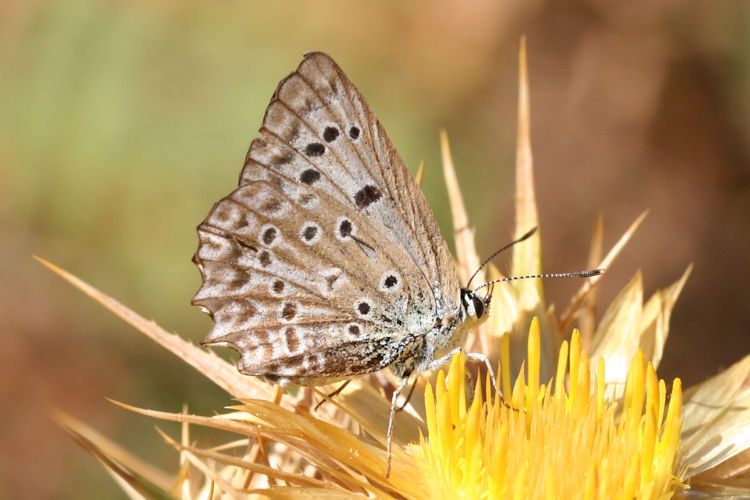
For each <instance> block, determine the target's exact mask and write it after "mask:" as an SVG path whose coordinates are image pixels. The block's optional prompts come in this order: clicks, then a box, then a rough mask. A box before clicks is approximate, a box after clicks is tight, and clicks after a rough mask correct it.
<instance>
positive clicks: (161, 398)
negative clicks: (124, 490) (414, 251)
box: [0, 0, 750, 498]
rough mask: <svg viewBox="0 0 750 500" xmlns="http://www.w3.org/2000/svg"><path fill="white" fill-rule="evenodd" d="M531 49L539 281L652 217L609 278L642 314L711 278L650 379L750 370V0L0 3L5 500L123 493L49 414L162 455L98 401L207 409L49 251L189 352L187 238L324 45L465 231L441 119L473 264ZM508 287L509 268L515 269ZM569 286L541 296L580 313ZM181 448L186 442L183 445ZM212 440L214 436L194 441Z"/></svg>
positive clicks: (212, 403) (142, 423) (506, 202)
mask: <svg viewBox="0 0 750 500" xmlns="http://www.w3.org/2000/svg"><path fill="white" fill-rule="evenodd" d="M522 34H526V36H527V42H528V56H529V71H530V78H531V106H532V107H531V113H532V141H533V148H534V160H535V170H536V175H535V176H536V187H537V198H538V202H539V212H540V217H541V231H542V238H543V252H544V254H543V255H544V262H545V270H546V271H570V270H577V269H581V268H584V267H585V266H586V259H587V253H588V248H589V242H590V234H591V230H592V227H593V224H594V220H595V217H596V216H597V215H598V214H602V215H603V217H604V221H605V247H609V246H610V245H612V244H613V243H614V242H615V241H616V240H617V238H618V237H619V236H620V235H621V234H622V232H623V231H624V230H625V229H626V228H627V226H628V225H629V224H630V223H631V222H632V221H633V220H634V219H635V217H636V216H637V215H638V214H639V213H641V212H642V211H643V210H645V209H650V213H649V215H648V217H647V219H646V221H645V223H644V224H643V226H642V227H641V229H640V230H639V231H638V232H637V233H636V236H635V238H634V239H633V241H632V242H631V243H630V245H629V246H628V247H627V248H626V250H625V252H624V253H623V254H622V256H621V257H620V258H619V259H618V261H617V262H616V264H615V265H614V266H613V268H612V269H610V272H609V273H608V274H607V276H606V277H605V278H604V280H602V282H601V292H600V297H601V301H602V302H601V308H600V311H601V312H603V310H604V308H605V307H606V305H607V304H608V303H609V302H610V301H611V300H612V298H613V297H614V296H615V295H616V293H617V292H618V291H619V290H621V289H622V288H623V287H624V286H625V284H626V283H627V282H628V281H629V279H630V278H631V277H632V276H633V274H634V273H635V272H636V271H637V270H638V269H640V270H642V271H643V273H644V282H645V287H646V292H647V296H648V295H650V294H651V293H652V292H653V291H654V290H656V289H658V288H661V287H664V286H666V285H668V284H670V283H672V282H674V281H675V280H676V279H677V278H678V277H679V276H680V275H681V273H682V272H683V271H684V269H685V268H686V266H687V265H688V264H689V263H690V262H694V263H695V270H694V272H693V274H692V276H691V277H690V279H689V280H688V282H687V286H686V288H685V289H684V291H683V294H682V297H681V298H680V300H679V301H678V303H677V306H676V309H675V312H674V314H673V317H672V323H671V325H672V327H671V333H670V337H669V341H668V342H667V348H666V353H665V359H664V361H663V363H662V365H661V367H660V371H659V373H660V375H661V376H662V377H664V378H667V379H670V380H671V378H673V377H677V376H679V377H682V379H683V382H684V384H685V386H690V385H692V384H694V383H697V382H699V381H701V380H702V379H704V378H706V377H708V376H710V375H712V374H714V373H716V372H717V371H718V370H720V369H721V368H724V367H727V366H728V365H730V364H731V363H733V362H734V361H737V360H738V359H740V358H741V357H742V356H743V355H745V354H747V353H748V352H750V331H748V323H750V321H749V320H750V312H749V311H750V309H749V308H748V305H747V303H748V295H749V294H748V292H747V290H746V289H747V286H748V281H750V260H748V258H747V252H748V250H750V183H749V181H750V161H749V160H750V4H749V3H747V2H743V1H734V2H730V1H717V2H700V1H691V0H687V1H685V0H681V1H661V2H645V1H635V2H594V1H591V2H587V1H582V0H568V1H562V2H561V1H557V2H544V1H540V0H537V1H525V2H521V1H505V2H497V1H495V0H477V1H473V2H461V1H458V0H454V1H437V2H435V1H433V2H428V1H414V2H408V3H407V2H403V3H402V2H396V1H390V2H377V3H375V2H368V3H364V2H346V3H345V2H331V1H319V2H309V3H303V2H266V3H260V2H227V1H218V2H202V3H201V2H171V1H163V2H145V1H130V2H125V1H98V0H76V1H73V0H60V1H56V2H42V1H29V0H23V1H21V0H6V1H4V2H0V231H1V232H0V251H1V252H2V258H1V259H0V266H2V269H1V270H0V284H1V285H0V336H1V338H2V348H0V366H2V370H3V371H2V377H0V418H1V419H2V420H0V450H1V451H0V497H3V498H18V497H24V498H51V497H55V498H91V497H94V496H96V497H97V498H121V497H122V494H121V493H120V492H119V490H118V489H117V487H116V486H115V485H114V483H113V482H112V481H111V479H110V478H109V477H108V476H107V474H106V473H105V472H104V470H103V469H101V468H100V467H99V465H98V464H97V463H96V462H95V460H94V459H92V458H91V457H89V456H88V455H87V454H86V453H84V452H83V451H82V450H81V449H79V448H78V447H77V446H76V445H75V444H74V443H73V442H72V441H71V440H69V439H68V438H67V437H66V436H65V434H64V433H63V432H62V431H61V430H60V429H59V428H58V427H56V426H55V424H54V423H52V422H51V420H50V419H49V417H48V412H49V408H50V407H58V408H62V409H64V410H66V411H68V412H70V413H72V414H73V415H74V416H77V417H79V418H81V419H83V420H85V421H86V422H87V423H89V424H90V425H92V426H93V427H95V428H97V429H98V430H100V431H102V432H103V433H105V434H107V435H108V436H110V437H112V438H114V439H115V440H117V441H119V442H121V443H127V444H128V447H129V448H130V449H132V450H133V451H135V452H137V453H139V454H141V455H143V456H148V457H151V458H152V459H153V460H154V462H155V463H157V464H159V465H161V466H163V467H165V468H167V469H168V470H172V471H173V470H176V453H174V452H172V451H171V450H170V449H168V447H167V446H165V445H164V444H163V442H162V440H161V439H160V438H158V436H157V434H156V432H155V431H154V422H153V421H151V420H149V419H147V418H143V417H139V416H136V415H133V414H130V413H128V412H127V411H124V410H122V409H120V408H117V407H115V406H113V405H112V404H110V403H108V402H107V401H105V399H104V398H105V397H111V398H114V399H117V400H120V401H124V402H128V403H132V404H134V405H137V406H141V407H148V408H154V409H161V410H167V411H179V410H180V408H181V406H182V404H183V403H186V404H188V405H189V408H190V410H191V411H194V412H197V413H204V414H205V413H208V414H210V413H211V412H212V411H213V410H214V409H216V408H220V407H222V406H223V405H225V404H227V403H228V402H229V400H228V398H227V397H226V396H225V395H224V394H223V393H222V392H221V391H220V390H219V389H218V388H216V387H214V386H213V385H212V384H211V383H210V382H209V381H207V380H204V379H203V378H202V376H201V375H200V374H198V373H196V372H194V371H193V370H192V369H191V368H189V367H188V366H187V365H184V364H183V363H181V362H180V361H179V360H178V359H175V358H174V357H173V356H172V355H171V354H169V353H167V352H166V351H163V350H162V349H161V348H159V347H158V346H156V345H155V344H152V343H151V342H150V341H149V340H147V339H146V338H144V337H143V336H142V335H141V334H139V333H137V332H136V331H135V330H133V329H131V328H130V327H128V326H126V325H125V324H124V323H122V322H121V321H120V320H118V319H116V318H115V317H114V316H112V315H111V314H109V313H108V312H105V311H104V310H103V309H102V308H101V307H99V306H97V305H95V304H94V303H93V302H92V301H91V300H89V299H88V298H85V297H84V296H83V295H82V294H80V293H79V292H76V291H74V290H73V289H72V288H71V287H70V286H69V285H67V284H65V283H63V282H62V280H60V279H59V278H57V277H56V276H54V275H52V273H50V272H49V271H47V270H46V269H44V268H42V266H41V265H39V264H38V263H37V262H35V261H34V260H33V259H32V258H31V256H32V255H40V256H43V257H45V258H47V259H49V260H51V261H53V262H55V263H56V264H58V265H60V266H62V267H64V268H65V269H67V270H69V271H71V272H73V273H75V274H76V275H78V276H79V277H81V278H83V279H84V280H86V281H88V282H89V283H91V284H93V285H94V286H96V287H98V288H99V289H101V290H103V291H104V292H106V293H108V294H110V295H111V296H113V297H115V298H117V299H119V300H121V301H122V302H124V303H125V304H126V305H128V306H129V307H131V308H133V309H134V310H136V311H138V312H139V313H141V314H142V315H144V316H146V317H148V318H153V319H154V320H155V321H157V322H158V323H159V324H160V325H162V326H163V327H165V328H166V329H168V330H172V331H175V332H178V333H179V334H180V335H182V336H183V337H185V338H188V339H191V340H193V341H195V342H197V341H199V340H200V339H201V338H202V337H203V336H204V335H205V333H206V332H207V331H208V329H209V327H210V320H209V318H208V317H207V316H205V315H203V314H202V313H201V312H200V311H199V310H198V309H197V308H194V307H191V306H190V305H189V302H190V298H191V296H192V295H193V293H194V292H195V291H196V290H197V288H198V286H199V284H200V276H199V273H198V271H197V270H196V269H195V267H194V266H193V264H192V263H191V262H190V258H191V256H192V254H193V252H194V251H195V249H196V246H197V236H196V233H195V226H196V225H197V224H198V223H199V222H200V221H201V220H203V218H204V217H205V216H206V214H207V213H208V210H209V209H210V207H211V206H212V204H213V203H214V201H216V200H218V199H219V198H220V197H222V196H224V195H226V194H228V193H229V192H230V191H231V190H232V189H233V188H234V186H235V185H236V182H237V178H238V175H239V172H240V168H241V167H242V163H243V159H244V156H245V153H246V151H247V148H248V146H249V144H250V141H251V140H252V139H253V138H254V137H255V136H256V131H257V129H258V127H259V126H260V122H261V119H262V117H263V112H264V109H265V107H266V105H267V103H268V100H269V98H270V97H271V94H272V93H273V91H274V89H275V88H276V85H277V83H278V81H279V80H280V79H281V78H282V77H284V76H286V75H287V74H288V73H289V72H291V71H292V70H293V69H294V68H295V67H296V66H297V64H298V63H299V61H300V60H301V57H302V54H303V53H304V52H308V51H312V50H323V51H326V52H328V53H330V54H331V55H332V56H333V57H334V58H335V59H336V60H337V61H338V62H339V64H340V65H341V66H342V67H343V68H344V70H345V71H346V72H347V73H348V74H349V75H350V77H351V78H352V80H353V81H354V82H355V83H356V84H357V85H358V86H359V88H360V89H361V91H362V92H363V94H364V95H365V96H366V97H367V99H368V101H369V103H370V105H371V106H372V108H373V109H374V110H375V112H376V113H377V115H378V117H379V118H380V120H381V121H382V122H383V124H384V125H385V127H386V129H387V130H388V132H389V134H390V136H391V137H392V139H393V141H394V142H395V144H396V145H397V147H398V148H399V150H400V152H401V154H402V155H403V157H404V159H405V160H406V162H407V164H408V165H409V166H410V167H411V168H412V170H413V169H415V168H416V166H417V165H418V164H419V162H420V160H422V159H424V160H425V162H426V167H427V175H426V181H425V183H424V186H423V187H424V189H425V192H426V194H427V197H428V199H429V201H430V203H431V205H432V207H433V209H434V211H435V212H436V214H437V216H438V218H439V219H440V223H441V226H442V227H443V229H444V233H446V234H449V233H448V232H447V231H449V228H450V221H449V219H448V215H449V209H448V205H447V198H446V194H445V190H444V188H443V184H442V173H441V171H440V163H439V144H438V131H439V129H440V128H441V127H445V128H446V129H447V131H448V133H449V136H450V139H451V144H452V147H453V154H454V160H455V162H456V165H457V168H458V176H459V181H460V184H461V187H462V190H463V193H464V197H465V199H466V201H467V204H468V210H469V215H470V218H471V221H472V224H473V225H474V226H475V228H476V232H477V237H478V245H479V250H480V253H482V254H489V253H490V252H491V251H493V250H494V249H496V248H497V247H498V246H500V245H502V244H505V243H506V242H507V241H509V238H510V235H511V234H512V231H513V212H512V204H513V189H514V186H513V162H514V148H515V137H516V109H517V53H518V45H519V37H520V36H521V35H522ZM498 264H499V266H500V268H501V269H505V270H507V269H508V262H507V258H505V259H503V258H500V259H499V260H498ZM578 284H579V283H578V282H576V281H575V280H560V281H554V282H547V283H545V287H546V292H547V299H548V301H551V302H555V303H556V304H558V307H562V306H564V305H565V304H566V303H567V299H568V297H569V296H570V294H571V293H572V292H573V291H574V290H575V289H576V288H577V286H578ZM167 430H168V431H170V432H174V431H175V429H169V428H168V429H167ZM195 439H200V436H197V437H195Z"/></svg>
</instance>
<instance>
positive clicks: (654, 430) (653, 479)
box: [411, 320, 682, 499]
mask: <svg viewBox="0 0 750 500" xmlns="http://www.w3.org/2000/svg"><path fill="white" fill-rule="evenodd" d="M539 335H540V333H539V322H538V321H536V320H534V321H533V322H532V324H531V331H530V332H529V337H528V359H527V361H528V382H527V381H526V380H525V377H524V373H523V372H521V374H520V375H519V376H518V378H517V379H516V381H515V385H514V387H513V392H512V395H511V397H510V400H509V401H507V402H506V401H505V400H504V399H503V398H501V397H497V396H495V395H494V394H492V393H491V392H488V393H487V394H486V395H485V397H484V398H482V397H477V396H479V395H480V394H481V392H482V391H481V386H480V385H479V383H477V385H476V388H475V390H474V394H475V397H474V398H473V400H472V401H471V403H470V404H469V403H468V402H467V394H466V392H467V387H466V385H465V379H466V372H465V364H464V359H463V356H456V357H455V358H454V359H453V362H452V363H451V365H450V369H449V371H448V378H447V382H446V377H445V375H444V374H443V372H442V371H441V372H440V373H439V374H438V378H437V382H436V384H435V394H434V396H433V390H432V388H431V386H428V387H427V391H426V393H425V407H426V411H425V416H426V419H427V428H428V436H429V439H425V438H424V437H423V438H422V439H421V440H420V444H419V445H418V446H417V445H414V446H412V447H411V448H412V453H413V455H414V456H415V457H416V458H417V461H418V462H419V463H420V466H421V470H422V477H423V478H424V481H425V482H426V483H427V484H428V486H429V488H430V498H446V499H448V498H451V499H452V498H571V499H572V498H617V497H619V498H663V497H664V496H668V495H669V494H670V493H671V492H672V491H673V490H674V489H675V487H676V486H681V485H682V482H681V480H680V477H679V475H678V474H677V471H676V470H675V469H676V466H677V460H676V458H677V451H678V445H679V436H680V408H681V406H682V391H681V386H680V381H679V380H676V381H675V382H674V384H673V386H672V392H671V397H670V399H669V405H668V409H667V408H665V405H666V400H667V397H666V385H665V383H664V381H662V380H658V379H657V377H656V372H655V371H654V368H653V366H652V365H651V364H650V363H649V364H648V365H647V364H646V362H645V360H644V356H643V353H642V352H641V351H638V353H637V354H636V355H635V357H634V358H633V361H632V363H631V364H630V369H629V374H628V380H627V385H626V395H627V396H626V397H625V399H624V401H623V406H622V407H618V405H617V404H615V403H613V402H612V401H610V400H608V399H607V398H606V397H605V391H604V387H605V384H604V372H605V363H604V360H603V359H600V362H599V364H598V367H597V371H596V376H595V377H594V379H593V381H592V379H591V377H590V376H589V369H588V367H589V360H588V357H587V355H586V352H585V351H582V350H581V342H580V336H579V335H578V333H577V332H574V333H573V337H572V339H571V342H570V346H568V343H567V342H564V343H563V346H562V349H561V350H560V355H559V359H558V365H557V375H556V377H555V379H554V385H552V384H550V385H544V384H541V383H540V379H539V368H540V366H539V361H540V351H539V346H540V338H539ZM568 367H569V368H568ZM566 375H569V377H570V381H571V383H570V389H569V390H566V389H565V384H564V380H565V378H566ZM644 396H645V405H644ZM467 405H468V406H467Z"/></svg>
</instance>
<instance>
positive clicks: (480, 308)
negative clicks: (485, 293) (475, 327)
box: [471, 295, 484, 318]
mask: <svg viewBox="0 0 750 500" xmlns="http://www.w3.org/2000/svg"><path fill="white" fill-rule="evenodd" d="M471 300H472V301H473V302H474V313H475V314H476V315H477V318H481V317H482V316H483V315H484V301H483V300H482V299H481V298H479V297H477V296H476V295H472V297H471Z"/></svg>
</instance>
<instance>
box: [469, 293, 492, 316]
mask: <svg viewBox="0 0 750 500" xmlns="http://www.w3.org/2000/svg"><path fill="white" fill-rule="evenodd" d="M491 299H492V294H490V293H488V294H487V295H485V296H484V297H481V296H480V295H479V294H478V293H476V292H475V291H473V290H468V289H466V288H462V289H461V307H462V308H463V310H464V314H465V315H466V316H465V318H466V321H472V320H473V321H478V322H482V321H484V320H485V319H487V316H488V315H489V312H490V300H491Z"/></svg>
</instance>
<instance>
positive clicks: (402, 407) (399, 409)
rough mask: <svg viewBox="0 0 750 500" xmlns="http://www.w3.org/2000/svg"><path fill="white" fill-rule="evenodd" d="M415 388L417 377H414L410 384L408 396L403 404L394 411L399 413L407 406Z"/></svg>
mask: <svg viewBox="0 0 750 500" xmlns="http://www.w3.org/2000/svg"><path fill="white" fill-rule="evenodd" d="M416 386H417V377H414V382H412V384H411V389H409V394H407V395H406V399H405V400H404V404H402V405H401V406H399V407H398V408H396V411H401V410H403V409H404V408H406V405H408V404H409V400H410V399H411V395H412V394H414V388H415V387H416Z"/></svg>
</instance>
